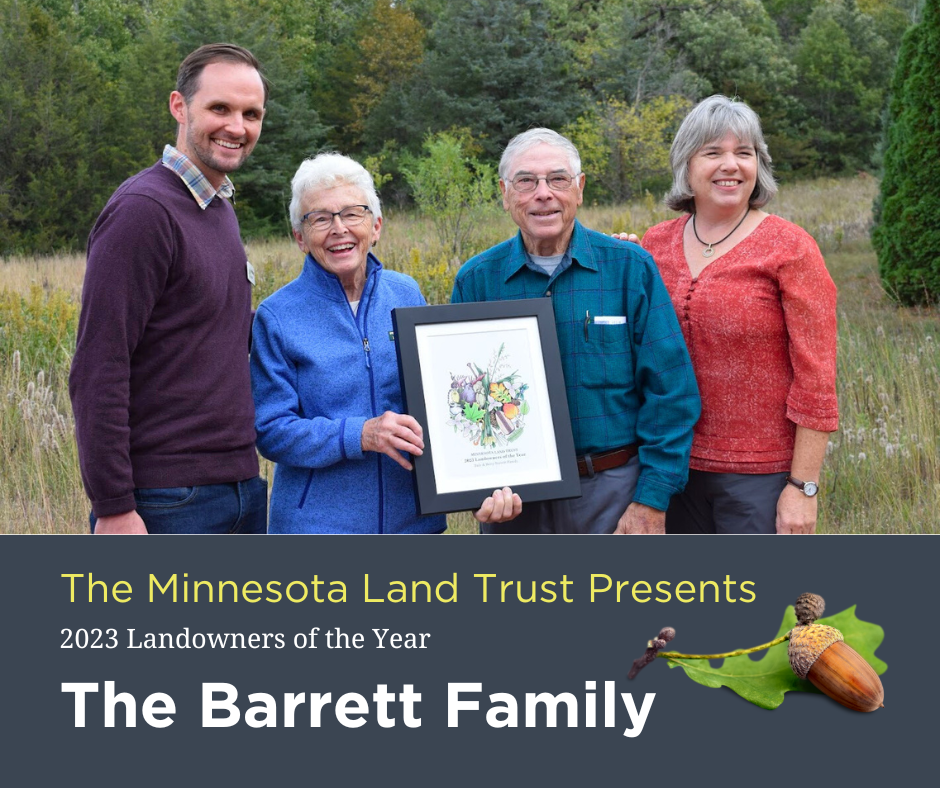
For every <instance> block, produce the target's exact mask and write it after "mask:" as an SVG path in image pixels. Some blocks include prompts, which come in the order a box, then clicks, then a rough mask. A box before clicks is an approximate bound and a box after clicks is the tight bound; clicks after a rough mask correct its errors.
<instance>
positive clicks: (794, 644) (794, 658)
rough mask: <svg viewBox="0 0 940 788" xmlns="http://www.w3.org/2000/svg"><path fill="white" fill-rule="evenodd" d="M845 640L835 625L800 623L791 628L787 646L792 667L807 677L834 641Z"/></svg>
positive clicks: (799, 674)
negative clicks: (820, 656)
mask: <svg viewBox="0 0 940 788" xmlns="http://www.w3.org/2000/svg"><path fill="white" fill-rule="evenodd" d="M820 599H821V598H820ZM844 640H845V638H844V637H842V633H841V632H840V631H839V630H838V629H836V628H835V627H827V626H826V625H825V624H809V625H802V624H798V625H797V626H795V627H793V629H791V630H790V644H789V646H788V647H787V655H788V656H789V657H790V667H791V668H792V669H793V672H794V673H796V675H797V676H799V677H800V678H801V679H805V678H806V674H808V673H809V670H810V668H811V667H813V664H814V663H815V662H816V660H817V659H819V655H820V654H822V653H823V652H824V651H825V650H826V649H827V648H829V646H831V645H832V644H833V643H841V642H843V641H844Z"/></svg>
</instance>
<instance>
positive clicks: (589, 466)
mask: <svg viewBox="0 0 940 788" xmlns="http://www.w3.org/2000/svg"><path fill="white" fill-rule="evenodd" d="M637 451H639V447H638V446H637V444H635V443H631V444H630V445H629V446H621V447H620V448H619V449H610V451H602V452H598V453H597V454H585V455H584V456H583V457H578V475H579V476H592V475H593V474H595V473H598V472H599V471H609V470H610V469H611V468H619V467H620V466H621V465H626V464H627V463H628V462H630V460H631V459H633V458H634V457H635V456H636V453H637Z"/></svg>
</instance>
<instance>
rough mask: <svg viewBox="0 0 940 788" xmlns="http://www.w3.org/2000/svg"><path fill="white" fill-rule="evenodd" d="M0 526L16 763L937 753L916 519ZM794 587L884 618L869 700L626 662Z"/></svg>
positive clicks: (707, 769)
mask: <svg viewBox="0 0 940 788" xmlns="http://www.w3.org/2000/svg"><path fill="white" fill-rule="evenodd" d="M0 547H2V549H0V583H2V589H3V597H2V599H3V605H2V608H0V609H2V612H0V616H2V620H3V630H2V631H3V633H4V654H5V658H4V659H3V664H4V666H5V670H4V671H3V701H4V702H3V738H2V741H3V743H4V746H3V751H4V761H5V765H4V782H5V783H6V784H8V785H17V786H19V785H51V784H54V783H57V782H60V781H64V780H74V781H77V783H78V784H81V785H84V784H96V785H104V786H110V785H115V786H116V785H124V784H128V783H131V784H137V785H162V784H179V785H197V784H207V785H223V784H230V785H235V786H241V785H252V784H255V783H259V784H260V783H264V784H270V783H272V782H275V783H276V782H279V781H282V780H283V781H285V782H286V783H287V784H298V783H299V781H303V782H304V783H309V782H314V781H317V782H319V781H325V780H328V781H331V782H332V783H334V784H337V781H342V782H343V783H345V784H352V785H363V784H372V783H381V784H392V785H399V784H402V785H403V784H412V785H436V784H445V785H472V784H479V783H481V782H484V781H485V782H488V783H490V784H494V785H506V784H521V785H529V784H540V785H552V786H554V785H559V786H561V785H566V786H569V785H587V784H591V783H595V782H601V783H615V784H624V785H627V784H631V783H634V782H635V781H639V780H642V781H648V780H653V779H656V780H657V783H656V784H664V785H665V784H672V785H678V784H681V783H682V782H691V781H694V782H696V783H700V784H705V785H707V784H716V783H717V782H718V781H721V782H723V783H727V784H739V783H748V784H766V785H776V784H784V782H785V781H786V782H787V783H788V784H792V782H793V780H795V779H797V780H800V779H806V780H811V781H812V782H813V783H814V784H826V783H827V782H831V781H832V780H837V784H840V785H844V784H849V783H850V781H854V782H856V783H858V784H863V785H873V784H875V783H876V781H885V782H886V783H887V784H891V783H893V782H895V781H897V780H899V779H904V780H905V781H911V780H913V781H914V782H919V781H920V780H922V779H930V778H929V776H928V775H929V774H930V773H931V772H928V771H927V770H928V765H929V763H930V761H931V754H930V753H931V748H932V746H933V740H934V739H935V733H936V729H935V723H934V721H933V720H934V712H933V709H932V703H933V698H934V697H935V696H936V681H935V680H934V679H933V678H932V668H931V667H930V664H931V663H930V655H932V654H933V653H934V651H935V650H936V648H937V645H938V637H937V634H936V629H935V628H934V626H933V623H934V621H935V619H936V615H935V614H934V608H933V601H934V599H935V597H936V594H935V592H934V583H933V581H931V580H929V578H930V577H933V576H934V575H935V573H936V571H935V566H936V564H937V553H938V550H940V542H938V541H937V540H936V539H933V538H929V537H927V538H918V537H882V538H878V537H816V538H814V539H747V538H725V539H719V538H708V537H703V538H692V537H688V538H666V539H656V538H632V539H631V538H623V539H604V538H588V537H572V538H565V537H542V538H525V537H509V538H484V539H473V538H459V537H458V538H420V537H419V538H397V539H396V538H379V537H362V538H352V537H351V538H344V537H320V538H316V537H314V538H305V537H295V538H292V537H288V538H267V537H263V538H255V539H241V540H239V539H213V538H209V537H205V538H203V537H196V538H167V539H162V538H156V539H133V540H129V539H125V540H118V539H86V538H81V537H52V538H42V537H7V538H6V539H4V540H3V542H2V545H0ZM367 576H368V587H367V586H366V577H367ZM592 576H593V577H592ZM533 584H534V585H533ZM618 586H619V587H620V600H619V601H618V600H617V588H618ZM804 591H813V592H816V593H819V594H821V595H822V596H823V597H825V599H826V606H827V610H826V614H827V615H830V614H835V613H838V612H839V611H842V610H845V609H846V608H849V607H851V606H853V605H855V606H856V614H857V616H858V618H859V619H861V620H863V621H867V622H872V623H874V624H877V625H879V626H881V627H883V628H884V631H885V638H884V642H883V643H882V644H881V646H880V647H879V648H878V650H877V656H878V657H879V658H880V659H882V660H884V661H885V662H887V664H888V670H887V672H885V673H884V674H883V676H882V681H883V683H884V689H885V708H883V709H879V710H878V711H876V712H873V713H870V714H863V713H858V712H853V711H850V710H848V709H845V708H843V707H841V706H839V705H837V704H836V703H835V702H833V701H831V700H830V699H828V698H826V697H825V696H823V695H820V694H815V693H808V692H791V693H788V694H787V695H786V699H785V700H784V702H783V704H782V705H781V706H780V707H779V708H777V709H775V710H773V711H770V710H766V709H763V708H759V707H758V706H756V705H754V704H752V703H750V702H747V701H746V700H744V699H742V698H741V697H739V696H738V695H737V694H735V693H734V692H732V691H731V690H729V689H728V688H727V687H722V688H720V689H712V688H707V687H705V686H702V685H700V684H697V683H694V682H693V681H691V680H690V679H689V678H688V677H687V676H686V675H685V674H684V672H683V671H682V670H680V669H670V668H669V666H668V665H667V664H666V662H665V661H664V660H656V662H654V663H653V664H652V665H650V666H649V667H647V668H646V669H645V670H644V671H643V672H642V673H641V674H640V675H639V677H638V678H637V679H636V680H634V681H628V680H627V678H626V674H627V671H628V669H629V667H630V664H631V662H632V661H633V659H634V658H636V657H638V656H639V655H640V654H641V653H642V652H643V650H644V648H645V646H646V642H647V640H649V639H650V638H651V637H654V636H655V635H656V634H657V633H658V632H659V630H660V629H661V628H662V627H664V626H667V625H668V626H672V627H674V628H675V629H676V631H677V636H676V638H675V640H674V641H673V642H672V643H671V644H670V648H674V649H675V650H677V651H682V652H694V653H715V652H723V651H728V650H732V649H736V648H744V647H749V646H753V645H757V644H759V643H763V642H766V641H769V640H770V639H772V638H773V637H774V636H775V635H776V633H777V630H778V628H779V627H780V624H781V621H782V619H783V614H784V611H785V608H786V607H787V606H788V605H792V604H793V602H794V600H795V599H796V597H797V596H798V595H799V594H800V593H802V592H804ZM174 593H175V599H174ZM429 593H430V596H431V600H430V601H428V598H427V597H428V594H429ZM89 594H90V595H91V601H89ZM484 595H485V596H484ZM592 597H593V598H592ZM318 600H319V601H318ZM644 600H645V601H644ZM680 600H682V601H680ZM784 647H785V646H784ZM755 656H756V657H758V658H760V657H762V656H763V654H757V655H755ZM713 664H717V663H713ZM527 696H528V697H527ZM132 723H133V724H132ZM931 771H932V770H931ZM902 774H903V775H904V776H903V778H902V777H901V776H900V775H902ZM799 775H804V776H805V777H799Z"/></svg>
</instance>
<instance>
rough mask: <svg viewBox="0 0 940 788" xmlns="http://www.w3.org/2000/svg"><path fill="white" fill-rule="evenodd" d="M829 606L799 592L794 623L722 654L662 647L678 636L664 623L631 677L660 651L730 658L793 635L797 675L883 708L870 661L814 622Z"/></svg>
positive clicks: (853, 702)
mask: <svg viewBox="0 0 940 788" xmlns="http://www.w3.org/2000/svg"><path fill="white" fill-rule="evenodd" d="M825 609H826V603H825V601H824V600H823V598H822V597H821V596H819V594H800V596H799V597H798V598H797V600H796V604H795V605H794V611H795V612H796V618H797V625H796V626H795V627H793V629H791V630H790V631H789V632H787V633H786V634H784V635H780V636H779V637H777V638H774V639H773V640H771V641H770V642H769V643H762V644H761V645H759V646H753V647H751V648H740V649H736V650H735V651H726V652H724V653H721V654H683V653H680V652H678V651H664V650H663V649H664V648H665V647H666V643H668V642H669V641H670V640H672V639H673V638H674V637H675V636H676V631H675V630H674V629H673V628H672V627H664V628H663V629H662V630H661V631H660V633H659V635H658V636H657V637H655V638H653V639H652V640H650V641H648V642H647V644H646V651H645V652H644V653H643V655H642V656H640V657H638V658H637V659H635V660H633V665H632V667H631V668H630V672H629V673H628V674H627V678H628V679H633V678H636V676H637V674H638V673H639V672H640V671H641V670H642V669H643V668H644V667H646V666H647V665H649V664H650V663H652V662H654V661H655V660H656V659H657V658H658V657H661V658H663V659H669V660H686V659H730V658H731V657H740V656H743V655H745V654H754V653H755V652H758V651H764V650H765V649H768V648H773V647H774V646H779V645H780V644H782V643H783V642H784V641H787V640H789V641H790V642H789V645H788V647H787V653H788V655H789V658H790V668H791V669H792V670H793V672H794V673H795V674H796V675H797V676H799V678H801V679H805V680H808V681H810V682H811V683H812V684H813V685H814V686H815V687H816V689H818V690H819V691H820V692H822V693H824V694H825V695H828V696H829V697H830V698H832V699H833V700H834V701H836V702H837V703H841V704H842V705H843V706H845V707H847V708H849V709H853V710H854V711H874V710H875V709H879V708H883V707H884V697H885V691H884V687H883V686H882V684H881V679H880V678H878V674H877V673H875V671H874V669H873V668H872V666H871V665H869V664H868V663H867V662H866V661H865V660H864V659H863V658H862V656H861V655H860V654H859V653H858V652H857V651H855V649H853V648H852V647H851V646H849V645H848V644H847V643H846V642H845V639H844V638H843V636H842V633H841V632H840V631H839V630H838V629H836V628H835V627H830V626H826V625H824V624H817V623H816V619H818V618H819V617H820V616H822V614H823V611H824V610H825Z"/></svg>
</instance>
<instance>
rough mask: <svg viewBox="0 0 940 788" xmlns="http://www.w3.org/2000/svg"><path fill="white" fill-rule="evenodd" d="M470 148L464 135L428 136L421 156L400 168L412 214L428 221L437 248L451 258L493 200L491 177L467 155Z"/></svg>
mask: <svg viewBox="0 0 940 788" xmlns="http://www.w3.org/2000/svg"><path fill="white" fill-rule="evenodd" d="M471 146H472V140H471V137H470V136H469V133H468V132H467V131H466V130H455V131H450V132H446V131H445V132H439V133H437V134H431V135H428V137H427V138H426V139H425V141H424V152H425V154H426V155H425V156H423V157H422V158H420V159H416V160H414V162H413V164H412V165H411V166H409V167H406V168H405V169H404V174H405V177H406V178H407V180H408V183H409V184H411V188H412V192H413V194H414V199H415V202H416V203H417V204H418V209H419V210H420V211H421V212H422V213H424V214H425V215H427V216H428V217H429V218H430V219H431V220H432V221H433V222H434V227H435V229H436V230H437V234H438V238H439V240H440V243H441V246H442V247H443V248H444V249H445V250H446V252H447V253H448V254H450V255H452V256H453V257H455V258H457V259H462V258H463V251H464V247H465V246H466V244H467V242H468V241H469V240H470V238H471V236H472V234H473V231H474V227H475V226H477V225H478V224H479V222H480V220H481V219H482V218H483V215H484V214H485V213H487V212H489V211H492V210H493V207H494V205H495V197H496V188H495V184H496V173H495V172H494V170H493V168H492V167H491V166H490V165H488V164H482V163H480V162H479V161H478V160H477V159H475V158H474V157H472V156H470V155H468V154H469V149H470V148H471Z"/></svg>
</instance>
